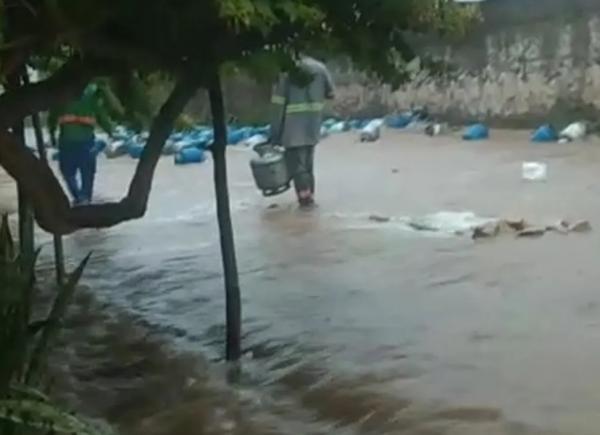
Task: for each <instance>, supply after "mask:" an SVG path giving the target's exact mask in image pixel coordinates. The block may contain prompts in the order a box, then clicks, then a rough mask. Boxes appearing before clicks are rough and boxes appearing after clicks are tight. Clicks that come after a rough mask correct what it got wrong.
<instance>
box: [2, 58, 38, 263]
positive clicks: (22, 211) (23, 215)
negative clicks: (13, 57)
mask: <svg viewBox="0 0 600 435" xmlns="http://www.w3.org/2000/svg"><path fill="white" fill-rule="evenodd" d="M21 71H24V67H23V68H19V69H18V70H17V71H16V72H15V73H14V74H11V75H10V76H9V77H8V80H7V88H8V89H10V90H13V91H14V90H19V89H21V88H22V87H23V84H24V83H23V82H22V77H23V76H22V75H21ZM11 130H12V134H13V136H14V137H15V138H16V140H17V142H18V146H19V147H21V148H25V147H26V145H25V123H24V122H23V118H21V119H16V120H15V122H14V123H13V124H12V126H11ZM17 200H18V216H19V252H20V253H21V255H23V256H25V257H26V258H33V253H34V251H35V240H34V233H33V228H34V219H33V209H32V206H31V203H30V201H29V198H28V197H27V193H26V190H25V189H24V186H23V184H22V183H20V182H17Z"/></svg>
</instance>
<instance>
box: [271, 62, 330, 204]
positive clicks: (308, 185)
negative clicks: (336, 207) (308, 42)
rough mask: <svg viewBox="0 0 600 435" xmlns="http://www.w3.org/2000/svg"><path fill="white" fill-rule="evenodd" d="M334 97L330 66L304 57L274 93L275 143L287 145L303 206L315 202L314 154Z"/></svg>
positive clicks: (276, 86) (289, 159) (272, 137)
mask: <svg viewBox="0 0 600 435" xmlns="http://www.w3.org/2000/svg"><path fill="white" fill-rule="evenodd" d="M333 97H334V85H333V80H332V78H331V74H330V73H329V71H328V70H327V67H326V66H325V65H324V64H323V63H321V62H319V61H318V60H316V59H313V58H312V57H308V56H302V57H300V59H299V60H298V64H297V71H293V72H291V73H282V74H281V75H280V77H279V80H278V81H277V83H276V84H275V87H274V90H273V96H272V104H273V120H272V122H271V143H272V144H273V145H280V146H282V147H284V148H285V159H286V163H287V167H288V171H289V175H290V176H291V177H292V180H293V182H294V187H295V189H296V195H297V197H298V202H299V204H300V207H302V208H312V207H314V205H315V200H314V195H315V176H314V172H313V168H314V154H315V146H316V145H317V143H318V142H319V139H320V138H321V123H322V118H323V109H324V107H325V100H326V99H332V98H333Z"/></svg>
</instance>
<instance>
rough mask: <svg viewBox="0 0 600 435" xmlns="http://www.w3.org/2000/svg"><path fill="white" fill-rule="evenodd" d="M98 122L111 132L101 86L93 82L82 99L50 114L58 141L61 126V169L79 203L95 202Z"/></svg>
mask: <svg viewBox="0 0 600 435" xmlns="http://www.w3.org/2000/svg"><path fill="white" fill-rule="evenodd" d="M96 125H99V126H100V127H101V128H102V129H103V130H104V131H105V132H106V133H108V134H109V135H111V132H112V124H111V122H110V120H109V117H108V115H107V114H106V113H105V111H104V108H103V107H102V102H101V101H100V95H99V89H98V87H97V85H95V84H91V85H89V86H88V87H87V88H86V89H85V91H84V92H83V95H82V96H81V97H80V98H79V99H78V100H76V101H74V102H72V103H71V104H68V105H67V106H66V107H64V108H62V110H60V111H58V112H51V113H50V114H49V116H48V128H49V130H50V138H51V141H52V143H55V137H56V136H55V134H56V129H57V128H59V136H58V161H59V167H60V172H61V174H62V176H63V178H64V180H65V183H66V185H67V188H68V190H69V193H70V194H71V197H72V198H73V203H74V204H75V205H85V204H89V203H90V202H91V201H92V195H93V191H94V179H95V176H96V150H95V141H96V138H95V135H94V130H95V128H96ZM78 174H79V176H80V177H81V182H79V180H78V178H77V175H78Z"/></svg>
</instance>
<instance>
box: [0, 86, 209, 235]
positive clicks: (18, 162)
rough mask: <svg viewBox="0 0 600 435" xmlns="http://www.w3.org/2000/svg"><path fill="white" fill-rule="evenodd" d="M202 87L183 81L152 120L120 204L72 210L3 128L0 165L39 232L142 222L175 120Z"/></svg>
mask: <svg viewBox="0 0 600 435" xmlns="http://www.w3.org/2000/svg"><path fill="white" fill-rule="evenodd" d="M199 86H200V84H199V81H198V79H197V78H196V77H195V76H192V75H189V76H185V77H183V78H181V79H180V80H179V81H178V82H177V84H176V85H175V88H174V89H173V91H172V92H171V95H170V96H169V98H168V99H167V100H166V102H165V103H164V105H163V106H162V108H161V110H160V112H159V114H158V115H157V116H156V118H155V119H154V122H153V124H152V128H151V130H150V136H149V138H148V142H147V144H146V147H145V148H144V152H143V153H142V156H141V159H140V161H139V163H138V165H137V168H136V171H135V174H134V176H133V179H132V180H131V183H130V186H129V191H128V193H127V195H126V196H125V197H124V198H123V199H122V200H121V201H119V202H112V203H106V204H93V205H89V206H84V207H71V206H70V204H69V199H68V198H67V196H66V194H65V193H64V191H63V189H62V187H61V185H60V183H59V182H58V180H57V179H56V177H55V175H54V173H53V172H52V170H51V169H50V168H48V166H47V165H44V164H43V163H42V162H41V161H40V160H38V159H37V158H36V157H35V156H34V155H33V154H32V153H31V151H29V150H28V149H26V148H25V147H20V146H19V143H18V141H17V138H15V137H14V136H13V135H12V134H11V133H9V132H8V130H7V129H0V165H1V166H3V167H4V168H5V169H6V171H7V172H8V173H9V174H10V175H11V176H12V177H13V178H14V179H15V180H16V181H17V182H19V183H21V185H22V186H23V188H24V189H25V191H26V194H27V196H28V197H29V198H30V199H31V202H32V204H33V206H34V210H35V215H36V221H37V222H38V224H39V225H40V227H41V228H42V229H44V230H46V231H48V232H50V233H53V234H68V233H72V232H74V231H76V230H77V229H80V228H106V227H111V226H114V225H117V224H119V223H121V222H124V221H127V220H132V219H137V218H140V217H142V216H143V215H144V214H145V212H146V208H147V204H148V198H149V196H150V191H151V189H152V180H153V178H154V172H155V169H156V165H157V164H158V160H159V159H160V156H161V154H162V149H163V147H164V144H165V141H166V140H167V138H168V137H169V135H170V133H171V131H172V129H173V125H174V123H175V120H176V119H177V117H178V116H179V115H180V114H181V112H182V111H183V109H184V108H185V106H186V105H187V103H188V102H189V101H190V99H191V98H193V96H194V95H195V93H196V91H197V90H198V88H199Z"/></svg>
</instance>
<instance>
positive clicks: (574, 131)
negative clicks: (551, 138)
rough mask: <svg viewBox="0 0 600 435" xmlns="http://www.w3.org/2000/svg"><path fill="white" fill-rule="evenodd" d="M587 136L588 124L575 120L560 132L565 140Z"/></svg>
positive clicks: (561, 137)
mask: <svg viewBox="0 0 600 435" xmlns="http://www.w3.org/2000/svg"><path fill="white" fill-rule="evenodd" d="M586 136H587V125H586V124H585V122H574V123H573V124H570V125H569V126H568V127H567V128H565V129H564V130H563V131H562V132H561V133H560V139H561V140H562V141H563V142H564V141H565V140H566V141H574V140H578V139H583V138H584V137H586Z"/></svg>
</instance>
